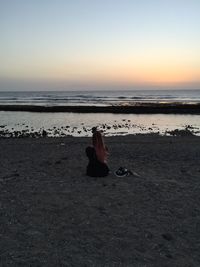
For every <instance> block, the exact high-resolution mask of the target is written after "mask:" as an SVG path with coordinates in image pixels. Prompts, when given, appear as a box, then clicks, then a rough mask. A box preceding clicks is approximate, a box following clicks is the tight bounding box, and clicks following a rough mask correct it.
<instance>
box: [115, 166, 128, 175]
mask: <svg viewBox="0 0 200 267" xmlns="http://www.w3.org/2000/svg"><path fill="white" fill-rule="evenodd" d="M115 175H116V176H117V177H126V176H129V175H130V171H128V170H127V169H126V168H123V167H120V168H119V169H118V170H117V171H115Z"/></svg>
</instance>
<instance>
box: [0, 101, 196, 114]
mask: <svg viewBox="0 0 200 267" xmlns="http://www.w3.org/2000/svg"><path fill="white" fill-rule="evenodd" d="M0 111H29V112H74V113H115V114H200V104H199V103H195V104H186V103H135V104H134V105H123V106H121V105H113V106H86V105H85V106H77V105H76V106H73V105H70V106H67V105H66V106H40V105H0Z"/></svg>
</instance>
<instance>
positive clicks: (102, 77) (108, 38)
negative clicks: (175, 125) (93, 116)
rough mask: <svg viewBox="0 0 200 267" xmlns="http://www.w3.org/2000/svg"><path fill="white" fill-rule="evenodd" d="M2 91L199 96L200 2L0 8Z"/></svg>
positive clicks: (10, 4)
mask: <svg viewBox="0 0 200 267" xmlns="http://www.w3.org/2000/svg"><path fill="white" fill-rule="evenodd" d="M0 36H1V37H0V38H1V40H0V62H1V63H0V90H48V89H50V90H65V89H66V90H74V89H84V90H87V89H132V88H133V89H140V88H142V89H149V88H150V89H153V88H155V89H156V88H159V89H162V88H164V89H200V0H14V1H13V0H0Z"/></svg>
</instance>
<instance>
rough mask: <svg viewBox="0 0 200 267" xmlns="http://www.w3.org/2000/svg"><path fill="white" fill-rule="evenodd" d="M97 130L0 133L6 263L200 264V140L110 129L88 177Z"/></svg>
mask: <svg viewBox="0 0 200 267" xmlns="http://www.w3.org/2000/svg"><path fill="white" fill-rule="evenodd" d="M89 143H90V139H89V138H73V137H67V138H57V139H56V138H38V139H31V138H27V139H25V138H24V139H23V138H22V139H0V192H1V195H0V214H1V215H0V220H1V221H0V266H3V267H4V266H31V267H32V266H78V267H79V266H121V267H122V266H136V267H137V266H141V267H142V266H146V267H149V266H154V267H156V266H158V267H162V266H170V267H171V266H180V267H184V266H185V267H186V266H188V267H189V266H195V267H196V266H197V267H198V266H200V138H199V137H194V136H192V137H160V136H127V137H110V138H107V139H106V144H107V145H108V147H109V150H110V161H109V166H110V168H111V170H112V171H114V170H116V169H117V168H118V167H120V166H125V167H127V168H129V169H131V170H132V171H135V172H137V173H138V174H140V176H139V177H136V176H130V177H125V178H117V177H115V176H114V174H113V173H111V174H110V175H109V176H108V177H105V178H90V177H87V176H86V175H85V168H86V165H87V158H86V156H85V147H86V146H87V145H88V144H89Z"/></svg>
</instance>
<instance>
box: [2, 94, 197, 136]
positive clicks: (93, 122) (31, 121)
mask: <svg viewBox="0 0 200 267" xmlns="http://www.w3.org/2000/svg"><path fill="white" fill-rule="evenodd" d="M140 103H169V104H170V103H190V104H196V103H200V90H134V91H124V90H121V91H56V92H55V91H41V92H38V91H32V92H0V105H19V106H20V105H31V106H34V105H36V106H109V105H112V106H124V105H126V106H127V105H136V104H137V105H138V104H140ZM94 126H97V127H98V128H99V129H100V130H102V131H103V132H104V134H105V135H108V136H113V135H126V134H143V133H159V134H161V135H168V134H169V132H170V131H173V130H175V129H178V130H184V129H192V130H193V133H194V134H195V135H200V115H186V114H184V115H177V114H111V113H101V114H100V113H97V114H93V113H73V112H68V113H66V112H52V113H51V112H48V113H45V112H42V113H41V112H23V111H17V112H16V111H0V136H4V137H9V136H19V135H18V134H17V133H16V132H20V131H21V132H22V131H23V133H24V135H26V134H27V136H28V135H29V134H30V133H35V132H38V133H42V131H43V130H45V131H46V133H47V135H48V136H55V137H58V136H66V135H72V136H91V128H92V127H94Z"/></svg>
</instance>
